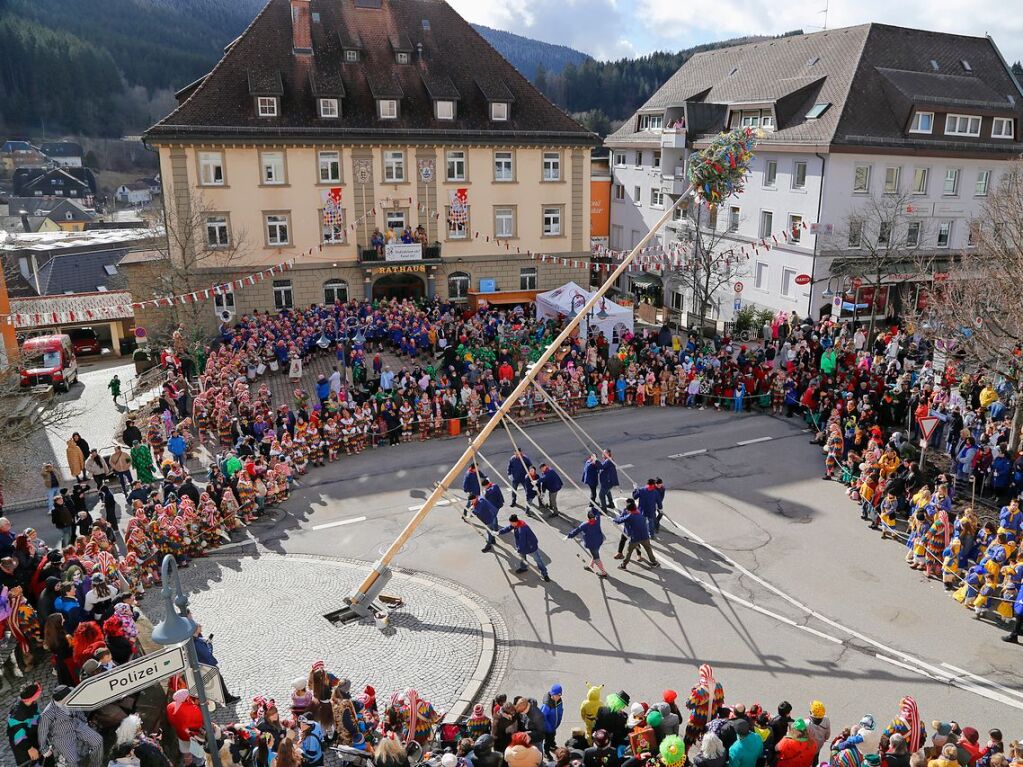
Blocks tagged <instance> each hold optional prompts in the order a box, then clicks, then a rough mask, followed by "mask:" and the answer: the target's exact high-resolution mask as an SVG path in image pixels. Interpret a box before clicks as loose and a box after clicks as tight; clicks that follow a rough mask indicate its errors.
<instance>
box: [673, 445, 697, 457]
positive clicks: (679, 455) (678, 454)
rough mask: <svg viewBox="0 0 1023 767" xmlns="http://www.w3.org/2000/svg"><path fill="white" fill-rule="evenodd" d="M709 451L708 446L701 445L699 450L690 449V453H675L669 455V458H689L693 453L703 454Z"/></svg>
mask: <svg viewBox="0 0 1023 767" xmlns="http://www.w3.org/2000/svg"><path fill="white" fill-rule="evenodd" d="M706 452H707V448H705V447H701V448H700V449H699V450H690V451H689V452H688V453H675V454H674V455H669V456H668V458H688V457H689V456H691V455H703V454H704V453H706Z"/></svg>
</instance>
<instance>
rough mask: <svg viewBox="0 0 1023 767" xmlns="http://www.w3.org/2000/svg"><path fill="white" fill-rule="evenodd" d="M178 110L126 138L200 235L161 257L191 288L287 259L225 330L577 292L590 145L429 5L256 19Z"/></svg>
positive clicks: (437, 2) (445, 12)
mask: <svg viewBox="0 0 1023 767" xmlns="http://www.w3.org/2000/svg"><path fill="white" fill-rule="evenodd" d="M179 99H180V100H181V103H180V105H179V107H178V108H177V109H176V110H175V111H174V112H173V113H172V114H170V115H169V116H168V117H167V118H165V119H164V120H163V121H161V122H160V123H158V124H156V125H155V126H153V127H152V128H151V129H150V130H149V131H148V132H147V133H146V136H145V140H146V142H147V144H148V145H149V146H151V147H154V148H156V149H157V150H158V151H159V155H160V168H161V177H162V180H163V192H164V194H163V199H164V204H165V207H166V215H167V222H168V226H169V227H172V228H173V227H177V231H179V232H180V230H181V228H182V227H186V226H190V227H195V228H197V229H199V230H200V231H199V232H198V234H197V235H195V236H194V237H189V236H180V235H179V236H177V237H174V236H172V237H171V238H170V242H171V243H172V245H171V255H172V257H175V256H176V257H182V258H184V256H182V255H181V254H175V253H174V243H179V244H180V245H179V247H180V248H182V249H183V248H186V247H193V246H191V245H186V244H181V243H192V242H194V243H195V245H194V247H195V248H196V249H198V250H203V251H206V250H208V251H210V253H209V256H208V257H207V258H203V259H201V260H200V261H199V262H197V265H199V264H200V263H201V269H202V271H208V272H209V283H210V284H212V283H214V282H222V281H227V280H233V279H239V278H242V277H244V276H245V275H247V274H250V273H252V272H253V271H256V270H257V269H263V268H265V267H267V266H271V265H273V264H277V263H281V262H282V261H286V260H290V259H294V260H295V264H294V268H293V269H292V270H291V271H289V272H287V273H284V274H282V275H279V277H280V279H273V280H264V281H256V282H255V284H253V285H247V284H246V285H245V286H244V287H243V288H242V289H240V290H238V289H236V290H235V292H234V293H235V294H234V295H233V296H232V297H231V304H233V308H234V309H236V310H237V311H249V310H251V309H257V308H258V309H267V308H271V307H277V308H280V307H283V306H289V305H294V306H301V305H307V304H310V303H314V302H322V301H325V300H326V301H332V300H334V299H345V298H360V299H361V298H367V299H371V298H378V297H385V296H437V297H440V298H455V299H466V298H468V296H469V293H470V292H473V293H480V294H486V295H483V296H482V297H485V298H487V299H488V300H491V301H498V302H499V301H501V300H502V298H507V299H509V300H510V299H511V298H512V296H507V297H504V296H502V294H507V293H512V292H516V293H517V292H519V291H522V290H526V291H532V290H537V289H539V290H546V289H550V288H552V287H555V286H557V285H560V284H562V283H563V282H564V281H565V280H567V279H575V280H577V281H583V282H584V283H585V282H586V281H587V273H586V270H587V269H588V264H589V253H590V151H591V148H592V147H593V146H594V145H596V143H597V141H598V140H597V137H596V136H594V135H593V134H591V133H589V132H588V131H587V130H586V129H585V128H583V127H582V126H581V125H579V124H578V123H576V122H575V121H574V120H572V119H571V118H570V117H569V116H568V115H566V114H565V113H564V112H562V111H561V110H560V109H558V108H557V107H555V106H554V105H553V104H551V103H550V102H549V101H547V99H546V98H545V97H544V96H543V95H542V94H540V93H539V92H538V91H537V90H536V89H535V88H533V86H532V85H531V84H530V83H529V82H528V81H527V80H526V79H525V78H523V77H522V76H521V75H519V73H518V72H516V71H515V70H514V68H513V67H512V66H511V65H510V64H509V63H508V62H506V61H505V60H504V59H503V58H501V56H500V55H499V54H498V53H497V52H496V51H495V50H494V49H493V48H491V47H490V45H489V44H488V43H487V42H486V41H485V40H483V38H482V37H480V36H479V35H478V34H477V33H476V32H475V31H474V30H473V29H472V28H471V27H470V26H469V25H468V24H467V23H466V22H465V21H464V20H463V19H462V18H461V17H460V16H458V14H456V13H455V12H454V10H452V8H451V7H450V6H449V5H447V3H445V2H442V1H441V0H270V2H269V3H268V4H267V5H266V7H265V8H264V9H263V10H262V11H261V12H260V14H259V15H258V16H257V17H256V19H255V20H254V21H253V22H252V24H251V25H250V26H249V27H248V29H247V30H246V31H245V32H244V33H243V35H242V36H241V37H240V38H238V40H237V41H235V42H234V43H233V44H232V45H231V46H230V47H229V48H228V50H227V52H226V54H225V56H224V58H223V59H222V60H221V61H220V63H219V64H218V65H217V66H216V67H215V68H214V69H213V70H212V71H211V72H210V73H209V74H208V75H206V76H205V77H204V78H202V79H200V80H199V81H197V82H195V83H193V84H192V85H190V86H188V87H187V88H186V89H185V90H183V91H182V92H181V93H180V94H179ZM381 240H383V241H384V242H381ZM402 240H405V241H404V242H403V241H402ZM410 240H411V242H410ZM218 250H222V251H223V253H224V254H225V255H224V257H223V258H219V259H218V258H217V251H218ZM536 253H542V254H546V255H551V256H559V257H560V259H558V260H553V259H547V260H541V259H537V258H533V257H531V255H530V254H536ZM228 254H229V255H230V258H228ZM562 259H572V260H573V261H574V262H575V263H576V264H578V265H577V266H570V265H565V264H564V263H563V261H562ZM274 276H275V277H277V276H278V275H274ZM141 297H146V296H141ZM224 303H225V302H224V299H220V307H221V308H223V307H224ZM228 308H232V307H231V305H229V306H228ZM211 316H212V313H211Z"/></svg>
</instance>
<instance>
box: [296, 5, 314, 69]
mask: <svg viewBox="0 0 1023 767" xmlns="http://www.w3.org/2000/svg"><path fill="white" fill-rule="evenodd" d="M310 17H311V13H310V11H309V0H291V42H292V52H293V53H294V54H295V55H296V56H312V55H313V32H312V27H311V26H310V24H311V19H310Z"/></svg>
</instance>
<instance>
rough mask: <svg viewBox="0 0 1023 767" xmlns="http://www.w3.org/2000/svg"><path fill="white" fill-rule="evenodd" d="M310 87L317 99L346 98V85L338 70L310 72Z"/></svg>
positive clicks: (315, 70)
mask: <svg viewBox="0 0 1023 767" xmlns="http://www.w3.org/2000/svg"><path fill="white" fill-rule="evenodd" d="M309 87H310V88H311V90H312V94H313V95H314V96H316V98H320V97H321V96H324V97H331V98H344V95H345V83H344V80H342V79H341V73H340V72H338V71H337V70H333V69H328V70H323V69H314V70H311V71H310V72H309Z"/></svg>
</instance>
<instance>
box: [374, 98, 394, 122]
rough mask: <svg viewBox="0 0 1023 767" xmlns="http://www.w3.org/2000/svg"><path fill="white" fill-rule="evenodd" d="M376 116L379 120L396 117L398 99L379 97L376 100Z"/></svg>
mask: <svg viewBox="0 0 1023 767" xmlns="http://www.w3.org/2000/svg"><path fill="white" fill-rule="evenodd" d="M377 116H378V117H379V118H380V119H381V120H397V119H398V100H397V99H380V100H378V101H377Z"/></svg>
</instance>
